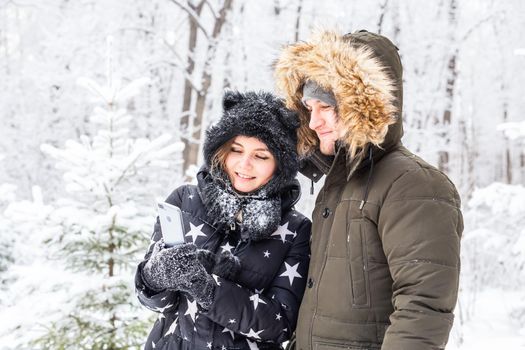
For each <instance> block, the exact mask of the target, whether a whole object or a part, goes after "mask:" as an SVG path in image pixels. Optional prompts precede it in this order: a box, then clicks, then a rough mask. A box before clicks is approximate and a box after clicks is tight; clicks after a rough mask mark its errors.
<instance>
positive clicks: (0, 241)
mask: <svg viewBox="0 0 525 350" xmlns="http://www.w3.org/2000/svg"><path fill="white" fill-rule="evenodd" d="M1 158H2V157H1V155H0V160H1ZM15 189H16V186H14V185H12V184H8V183H5V184H0V290H3V289H5V288H6V284H7V280H6V277H5V272H6V271H7V269H8V268H9V266H10V265H11V264H12V263H13V262H14V257H13V255H12V246H13V243H14V236H13V235H12V232H10V231H9V228H8V224H7V220H6V219H5V218H4V216H3V215H2V212H3V211H4V209H5V207H6V206H7V205H8V203H9V202H10V201H12V200H13V199H14V198H15V194H14V193H15ZM1 303H2V299H1V298H0V304H1Z"/></svg>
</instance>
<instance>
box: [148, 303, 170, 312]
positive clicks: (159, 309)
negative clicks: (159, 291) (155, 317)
mask: <svg viewBox="0 0 525 350" xmlns="http://www.w3.org/2000/svg"><path fill="white" fill-rule="evenodd" d="M172 306H173V304H168V305H166V306H164V307H156V308H154V309H153V311H156V312H160V313H164V311H165V310H166V309H167V308H169V307H172Z"/></svg>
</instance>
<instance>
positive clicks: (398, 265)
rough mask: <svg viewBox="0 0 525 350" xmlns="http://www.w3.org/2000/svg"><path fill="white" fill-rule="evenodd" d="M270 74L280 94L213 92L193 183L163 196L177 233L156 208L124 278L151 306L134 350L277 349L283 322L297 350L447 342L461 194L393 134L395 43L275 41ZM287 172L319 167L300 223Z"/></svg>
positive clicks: (368, 36)
mask: <svg viewBox="0 0 525 350" xmlns="http://www.w3.org/2000/svg"><path fill="white" fill-rule="evenodd" d="M275 76H276V80H277V85H278V88H279V90H280V91H281V92H282V93H283V94H284V95H285V102H282V101H281V100H279V99H277V98H275V97H274V96H273V95H271V94H269V93H254V92H247V93H238V92H228V93H226V94H225V96H224V100H223V107H224V112H223V116H222V118H221V119H220V120H219V122H218V123H217V124H216V125H214V126H212V127H211V128H210V129H209V130H208V131H207V133H206V140H205V143H204V156H205V161H206V164H205V165H204V166H203V167H202V168H201V170H200V172H199V173H198V175H197V180H198V185H197V186H191V185H185V186H182V187H179V188H178V189H176V190H175V191H174V192H173V193H172V194H171V195H170V196H169V197H168V199H167V202H170V203H172V204H174V205H176V206H178V207H180V208H181V209H182V211H183V215H184V220H185V223H186V242H187V243H186V244H184V245H181V246H177V247H172V248H167V247H165V246H164V245H163V242H162V239H161V237H162V234H161V231H160V225H159V222H158V220H157V224H156V225H155V230H154V233H153V237H152V244H151V245H150V248H149V249H148V252H147V254H146V257H145V259H144V261H143V262H141V263H140V264H139V267H138V270H137V274H136V280H135V283H136V288H137V293H138V297H139V300H140V301H141V302H142V304H144V305H145V306H147V307H148V308H150V309H152V310H154V311H157V312H159V313H160V315H159V318H158V320H157V321H156V323H155V325H154V327H153V329H152V331H151V333H150V335H149V337H148V340H147V342H146V346H145V348H146V349H177V350H185V349H188V350H190V349H202V350H206V349H217V350H226V349H261V350H262V349H280V348H281V345H280V344H281V343H282V342H283V341H286V340H288V339H290V337H291V336H292V334H293V333H294V331H295V336H296V348H297V349H298V350H338V349H384V350H387V349H388V350H397V349H399V350H401V349H404V350H408V349H410V350H412V349H413V350H416V349H417V350H423V349H429V350H430V349H444V347H445V345H446V342H447V340H448V334H449V332H450V329H451V326H452V321H453V314H452V310H453V308H454V306H455V303H456V299H457V292H458V278H459V240H460V235H461V232H462V229H463V224H462V216H461V212H460V199H459V196H458V194H457V191H456V189H455V187H454V185H453V184H452V183H451V182H450V181H449V180H448V178H447V177H446V176H445V175H444V174H442V173H441V172H439V171H438V170H436V169H435V168H434V167H432V166H430V165H428V164H427V163H425V162H424V161H423V160H422V159H420V158H418V157H416V156H415V155H413V154H412V153H410V152H409V151H408V150H407V149H406V148H404V147H403V146H402V144H401V141H400V140H401V136H402V134H403V128H402V122H401V109H402V99H403V95H402V91H403V87H402V67H401V62H400V59H399V55H398V53H397V48H396V47H395V46H394V45H393V44H392V43H391V42H390V41H389V40H388V39H387V38H385V37H383V36H380V35H377V34H373V33H370V32H367V31H359V32H355V33H352V34H347V35H344V36H341V35H338V34H337V33H333V32H324V33H319V34H318V35H317V36H316V37H314V38H313V39H312V40H311V41H310V42H301V43H296V44H293V45H290V46H288V47H286V48H285V49H284V50H283V52H282V54H281V56H280V58H279V59H278V61H277V64H276V71H275ZM299 159H301V162H299ZM299 165H300V167H301V169H299ZM298 170H300V171H301V172H302V173H303V174H305V175H306V176H308V177H310V178H311V179H312V182H313V181H317V180H319V178H320V177H321V176H322V175H326V180H325V184H324V186H323V188H322V189H321V191H320V193H319V195H318V197H317V200H316V205H315V209H314V211H313V214H312V219H313V224H312V223H311V222H310V220H308V219H307V218H306V217H304V216H303V215H302V214H300V213H298V212H297V211H295V210H294V209H293V206H294V204H295V203H296V202H297V201H298V199H299V194H300V187H299V185H298V182H297V180H296V179H295V176H296V173H297V171H298ZM310 233H311V236H310ZM310 249H311V252H310ZM303 294H304V296H303ZM301 300H302V303H301ZM299 305H301V308H300V311H299Z"/></svg>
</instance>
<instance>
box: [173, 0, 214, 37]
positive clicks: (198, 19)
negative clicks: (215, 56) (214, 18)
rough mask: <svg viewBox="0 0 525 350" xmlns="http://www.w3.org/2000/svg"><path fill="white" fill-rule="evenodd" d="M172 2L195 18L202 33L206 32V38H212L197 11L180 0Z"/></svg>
mask: <svg viewBox="0 0 525 350" xmlns="http://www.w3.org/2000/svg"><path fill="white" fill-rule="evenodd" d="M171 2H172V3H174V4H175V5H177V6H178V7H179V8H181V9H182V10H183V11H184V12H186V13H187V14H188V15H189V16H190V17H191V18H192V19H193V21H194V22H195V24H196V25H197V27H199V29H200V30H201V32H202V34H204V36H205V37H206V39H208V40H209V39H210V35H209V34H208V32H207V30H206V28H205V27H204V25H203V24H202V23H201V21H200V18H199V15H198V14H197V13H196V12H195V11H193V9H191V8H190V7H188V6H186V5H185V4H182V3H181V2H180V1H177V0H171Z"/></svg>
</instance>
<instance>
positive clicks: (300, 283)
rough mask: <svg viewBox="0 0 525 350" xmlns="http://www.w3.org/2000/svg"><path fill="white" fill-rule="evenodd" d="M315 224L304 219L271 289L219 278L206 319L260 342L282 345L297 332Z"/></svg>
mask: <svg viewBox="0 0 525 350" xmlns="http://www.w3.org/2000/svg"><path fill="white" fill-rule="evenodd" d="M310 232H311V222H310V220H308V219H304V220H303V221H302V222H301V223H300V225H299V226H298V229H297V230H296V234H297V235H296V237H295V238H294V240H293V245H292V247H291V248H290V250H289V252H288V254H287V256H286V258H285V259H284V261H283V262H282V264H281V267H280V269H279V273H278V274H277V275H276V276H275V279H274V280H273V282H272V283H271V285H270V287H269V288H267V289H266V290H264V291H263V292H262V293H258V292H260V291H252V290H250V289H248V288H244V287H242V286H240V285H238V284H236V283H234V282H232V281H229V280H226V279H223V278H217V277H216V278H217V281H218V284H219V285H218V286H217V288H216V289H215V296H214V302H213V304H212V306H211V308H210V309H209V310H208V311H207V312H206V316H207V317H208V318H210V319H211V320H213V321H214V322H216V323H218V324H220V325H222V326H224V327H225V328H227V329H228V330H231V331H233V332H235V333H239V334H242V335H244V336H246V337H248V338H250V339H252V340H254V341H258V342H274V343H281V342H284V341H286V340H288V339H289V338H290V336H291V334H292V333H293V331H294V330H295V326H296V324H297V315H298V313H299V305H300V303H301V300H302V297H303V294H304V289H305V286H306V276H307V273H308V265H309V263H310V243H309V242H310Z"/></svg>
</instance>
